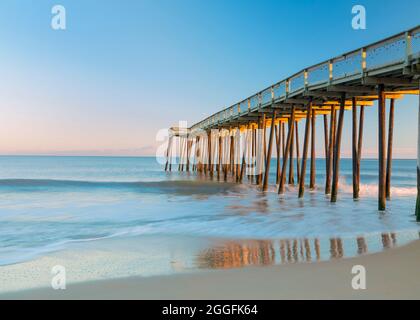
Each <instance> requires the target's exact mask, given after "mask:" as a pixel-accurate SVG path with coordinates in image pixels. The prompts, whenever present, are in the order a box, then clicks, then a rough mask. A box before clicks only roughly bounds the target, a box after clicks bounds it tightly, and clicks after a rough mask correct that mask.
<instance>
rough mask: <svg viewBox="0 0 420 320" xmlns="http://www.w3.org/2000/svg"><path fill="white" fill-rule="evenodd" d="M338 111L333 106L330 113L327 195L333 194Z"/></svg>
mask: <svg viewBox="0 0 420 320" xmlns="http://www.w3.org/2000/svg"><path fill="white" fill-rule="evenodd" d="M335 118H336V111H335V105H334V104H333V105H331V112H330V141H329V142H328V164H327V175H326V179H325V194H329V193H331V175H332V169H333V160H334V145H335V127H336V124H335V122H336V120H335Z"/></svg>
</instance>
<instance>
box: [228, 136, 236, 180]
mask: <svg viewBox="0 0 420 320" xmlns="http://www.w3.org/2000/svg"><path fill="white" fill-rule="evenodd" d="M233 130H235V129H233ZM229 134H230V136H229V140H230V148H229V170H230V173H231V175H232V177H233V175H234V171H235V165H234V158H235V136H234V133H233V132H232V130H229Z"/></svg>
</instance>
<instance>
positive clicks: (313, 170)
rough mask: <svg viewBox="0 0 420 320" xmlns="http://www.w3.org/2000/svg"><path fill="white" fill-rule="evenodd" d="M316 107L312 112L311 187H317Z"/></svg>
mask: <svg viewBox="0 0 420 320" xmlns="http://www.w3.org/2000/svg"><path fill="white" fill-rule="evenodd" d="M315 112H316V111H315V109H312V112H311V175H310V179H309V188H310V189H314V188H315V174H316V172H315V170H316V156H315V120H316V113H315Z"/></svg>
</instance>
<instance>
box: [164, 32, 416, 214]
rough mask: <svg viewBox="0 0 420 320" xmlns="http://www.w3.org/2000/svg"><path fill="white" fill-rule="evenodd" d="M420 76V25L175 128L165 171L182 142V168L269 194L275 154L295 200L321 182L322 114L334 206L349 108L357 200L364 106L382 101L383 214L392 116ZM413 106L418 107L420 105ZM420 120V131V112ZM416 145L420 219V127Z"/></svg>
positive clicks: (279, 174) (281, 186) (280, 184)
mask: <svg viewBox="0 0 420 320" xmlns="http://www.w3.org/2000/svg"><path fill="white" fill-rule="evenodd" d="M419 79H420V26H417V27H416V28H413V29H410V30H407V31H405V32H401V33H399V34H397V35H394V36H392V37H389V38H387V39H384V40H381V41H378V42H375V43H373V44H370V45H368V46H365V47H362V48H358V49H356V50H353V51H351V52H348V53H346V54H343V55H341V56H338V57H335V58H332V59H329V60H327V61H324V62H322V63H319V64H317V65H314V66H311V67H309V68H306V69H304V70H302V71H300V72H298V73H296V74H294V75H292V76H291V77H288V78H286V79H284V80H282V81H280V82H278V83H275V84H273V85H272V86H270V87H268V88H265V89H264V90H261V91H260V92H258V93H256V94H254V95H252V96H250V97H248V98H246V99H244V100H242V101H240V102H238V103H236V104H234V105H233V106H230V107H228V108H225V109H223V110H222V111H219V112H217V113H215V114H213V115H211V116H209V117H208V118H206V119H204V120H202V121H200V122H199V123H197V124H195V125H193V126H192V127H190V128H188V129H185V130H184V129H182V128H171V130H170V138H169V143H168V148H167V152H166V158H167V161H166V166H165V170H168V171H170V170H172V159H173V154H172V153H173V146H172V145H173V142H174V137H177V138H178V139H179V142H180V146H181V147H180V148H179V150H180V153H179V160H180V161H179V167H178V169H179V170H180V171H184V170H186V171H189V170H190V169H192V170H193V171H195V172H197V173H199V174H204V175H208V176H209V177H213V176H215V178H216V179H218V180H224V181H228V180H230V179H233V181H235V182H238V183H241V182H243V181H244V179H245V177H246V178H247V179H248V180H249V182H251V183H255V184H257V185H259V186H261V190H262V191H266V190H267V188H268V182H269V181H268V178H269V172H270V169H271V166H270V162H271V156H272V153H273V152H274V153H275V154H276V155H277V159H280V157H281V159H282V163H280V161H277V166H276V168H275V170H276V184H277V190H278V193H279V194H281V193H283V192H285V184H286V183H288V184H291V185H293V184H295V183H296V184H297V185H298V194H297V196H298V197H303V196H304V193H305V186H306V184H307V183H308V182H309V183H308V187H309V188H310V189H313V188H315V186H316V184H317V181H316V175H315V172H316V170H317V168H316V153H315V142H316V141H317V140H316V132H315V122H316V120H317V117H318V118H322V120H323V125H324V130H323V133H322V132H321V134H323V135H324V137H323V138H324V139H323V141H324V148H323V149H324V150H325V154H324V155H323V156H324V157H325V164H326V172H325V176H326V179H325V193H326V194H329V195H330V198H331V202H335V201H337V198H338V194H339V176H340V157H341V140H342V135H343V122H344V118H345V116H346V111H351V119H352V122H351V123H352V135H351V137H352V170H353V198H354V199H357V198H359V184H360V164H361V158H362V144H363V133H364V127H363V125H364V113H365V111H366V110H365V108H367V107H368V108H369V107H373V106H374V102H375V101H377V113H378V146H377V147H378V163H379V165H378V186H379V187H378V210H385V209H386V201H387V199H390V197H391V192H390V190H391V188H390V186H391V177H392V176H391V172H392V146H393V129H394V112H398V106H397V105H398V99H400V98H402V97H403V96H404V95H406V94H414V95H419ZM387 102H389V111H388V112H389V117H388V118H389V123H388V128H387V127H386V126H387V124H386V113H387ZM415 108H417V110H418V109H419V106H418V105H417V106H415ZM418 119H419V120H418V127H419V129H420V112H419V118H418ZM302 123H304V130H305V131H304V139H303V141H302V143H303V145H302V146H301V145H300V144H299V138H298V136H299V135H298V130H299V125H300V124H302ZM301 127H302V126H301ZM286 128H287V130H286ZM267 129H269V134H268V135H267V134H266V132H267ZM286 131H287V132H286ZM417 147H418V163H417V177H418V178H417V186H418V196H417V205H416V216H417V219H418V220H419V221H420V130H419V132H418V146H417ZM192 150H194V152H192ZM300 151H302V153H301V154H300ZM308 154H309V156H310V164H309V170H310V173H309V176H308V178H309V181H307V177H306V171H307V167H308V163H307V162H308ZM294 160H296V168H295V167H294ZM191 163H193V165H192V167H191V168H190V164H191ZM184 164H185V165H184ZM295 178H296V180H295ZM318 183H319V181H318Z"/></svg>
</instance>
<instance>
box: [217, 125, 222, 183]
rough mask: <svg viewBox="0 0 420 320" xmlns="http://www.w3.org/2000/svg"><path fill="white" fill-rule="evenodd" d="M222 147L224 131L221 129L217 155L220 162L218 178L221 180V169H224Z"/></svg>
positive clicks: (218, 164)
mask: <svg viewBox="0 0 420 320" xmlns="http://www.w3.org/2000/svg"><path fill="white" fill-rule="evenodd" d="M222 147H223V142H222V133H221V131H220V130H219V143H218V146H217V148H218V151H217V157H218V163H217V180H220V171H221V170H222V152H223V151H222Z"/></svg>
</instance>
